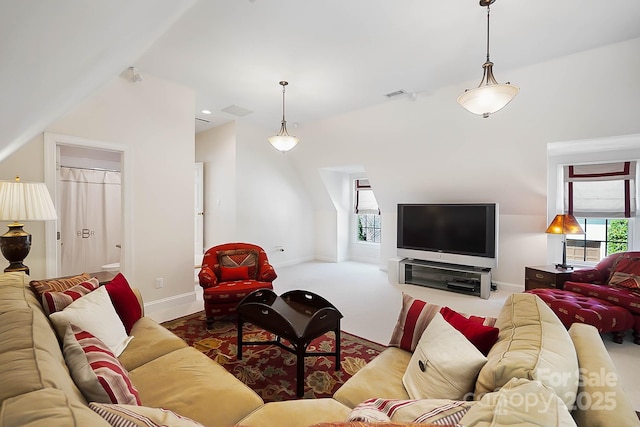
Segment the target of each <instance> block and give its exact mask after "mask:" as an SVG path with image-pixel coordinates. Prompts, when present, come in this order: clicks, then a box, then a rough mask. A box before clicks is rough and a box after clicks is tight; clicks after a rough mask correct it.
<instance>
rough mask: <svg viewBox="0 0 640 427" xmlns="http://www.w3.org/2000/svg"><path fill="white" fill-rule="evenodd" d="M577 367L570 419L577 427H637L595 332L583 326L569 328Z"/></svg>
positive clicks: (630, 407)
mask: <svg viewBox="0 0 640 427" xmlns="http://www.w3.org/2000/svg"><path fill="white" fill-rule="evenodd" d="M569 336H571V340H572V341H573V345H574V346H575V348H576V354H577V356H578V365H579V366H580V377H581V378H580V380H581V381H580V384H579V386H578V396H577V397H578V398H577V399H576V407H575V408H574V410H573V413H572V415H573V418H574V419H575V421H576V423H577V424H578V425H580V426H593V427H606V426H625V427H638V426H639V425H640V422H638V417H637V415H636V413H635V411H634V409H633V406H632V404H631V402H630V401H629V398H628V397H627V395H626V394H625V392H624V390H623V388H622V384H621V381H620V376H619V375H618V373H617V372H616V368H615V365H614V364H613V361H612V360H611V356H609V353H608V352H607V349H606V347H605V346H604V343H603V342H602V338H601V337H600V334H599V333H598V330H597V329H596V328H595V327H593V326H591V325H586V324H584V323H574V324H573V325H571V328H569Z"/></svg>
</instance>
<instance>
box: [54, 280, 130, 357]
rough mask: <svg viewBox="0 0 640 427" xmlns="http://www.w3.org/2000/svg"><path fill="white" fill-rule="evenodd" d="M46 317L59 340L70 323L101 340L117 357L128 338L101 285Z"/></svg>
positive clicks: (125, 345)
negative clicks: (51, 323)
mask: <svg viewBox="0 0 640 427" xmlns="http://www.w3.org/2000/svg"><path fill="white" fill-rule="evenodd" d="M49 319H51V321H52V322H53V326H54V327H55V329H56V333H57V334H58V336H59V337H60V339H64V334H65V331H66V329H67V325H68V324H69V323H73V324H74V325H76V326H78V327H79V328H80V329H82V330H85V331H87V332H90V333H91V334H92V335H93V336H95V337H96V338H98V339H99V340H100V341H102V342H103V343H104V344H105V345H106V346H107V347H109V350H111V352H112V353H113V354H114V355H115V356H116V357H118V356H120V354H121V353H122V351H123V350H124V349H125V348H126V347H127V344H129V341H131V337H129V336H127V332H126V331H125V329H124V325H123V324H122V320H120V317H118V314H117V313H116V310H115V308H113V303H112V302H111V298H109V294H108V293H107V290H106V289H105V287H104V286H101V287H99V288H98V289H96V290H95V291H93V292H91V293H89V294H87V295H85V296H83V297H82V298H79V299H77V300H75V301H74V302H72V303H71V304H69V305H68V306H66V307H65V308H64V310H62V311H58V312H56V313H53V314H52V315H51V316H49Z"/></svg>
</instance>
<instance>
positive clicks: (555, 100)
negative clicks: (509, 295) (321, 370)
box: [292, 39, 640, 286]
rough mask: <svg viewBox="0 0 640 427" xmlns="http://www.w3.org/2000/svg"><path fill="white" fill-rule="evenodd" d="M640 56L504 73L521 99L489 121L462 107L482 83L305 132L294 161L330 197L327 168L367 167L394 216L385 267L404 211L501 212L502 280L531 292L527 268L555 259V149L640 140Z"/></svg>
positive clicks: (387, 227)
mask: <svg viewBox="0 0 640 427" xmlns="http://www.w3.org/2000/svg"><path fill="white" fill-rule="evenodd" d="M639 51H640V39H636V40H632V41H628V42H624V43H620V44H616V45H612V46H608V47H604V48H601V49H596V50H592V51H588V52H583V53H580V54H577V55H572V56H569V57H564V58H560V59H557V60H554V61H550V62H547V63H542V64H537V65H535V66H531V67H527V68H523V69H516V70H509V71H507V70H503V69H499V72H498V78H499V79H500V80H501V81H504V80H510V81H511V82H513V83H514V84H517V85H519V86H520V88H521V91H520V94H519V95H518V96H517V97H516V98H515V100H514V101H513V102H512V103H511V104H509V105H508V106H507V107H506V108H505V109H504V110H502V111H500V112H498V113H496V114H495V115H494V116H492V117H490V118H489V119H483V118H481V117H478V116H474V115H472V114H470V113H468V112H466V111H464V110H463V109H462V108H461V107H460V106H459V105H458V104H457V103H456V98H457V96H458V95H459V94H460V93H461V92H462V91H463V90H464V89H465V88H467V87H472V86H473V85H475V84H477V82H475V83H474V82H467V83H461V84H460V85H456V86H455V87H448V88H443V89H441V90H439V91H437V92H435V93H430V94H419V95H418V97H417V99H416V100H415V101H412V100H411V99H410V98H403V99H399V100H393V101H388V102H385V103H381V104H379V105H377V106H373V107H370V108H367V109H363V110H359V111H354V112H351V113H348V114H344V115H341V116H338V117H333V118H330V119H327V120H323V121H319V122H315V123H310V124H303V125H301V126H300V127H299V128H298V129H296V132H297V135H298V136H299V137H300V139H301V142H300V144H298V147H296V150H295V151H296V153H295V156H292V158H293V159H294V161H295V162H296V168H297V169H298V171H300V173H301V174H303V178H302V181H303V182H304V183H305V184H306V185H308V188H310V189H312V190H311V191H313V189H317V188H318V187H319V185H318V183H317V181H318V180H319V179H320V178H319V177H318V176H317V170H318V169H319V168H324V167H333V166H337V165H345V164H363V165H364V168H365V169H366V171H367V176H368V177H369V179H370V180H371V182H372V184H373V185H374V187H375V194H376V198H377V199H378V203H379V205H380V208H381V211H382V221H383V235H382V246H381V257H380V266H381V268H383V269H386V268H387V265H388V263H387V260H388V259H389V258H392V257H393V256H395V242H396V230H395V223H396V204H397V203H401V202H403V203H407V202H436V201H437V202H498V203H499V204H500V213H501V216H500V239H499V266H498V268H497V269H496V270H495V271H494V275H493V277H494V280H495V281H497V282H498V283H500V282H502V283H510V284H517V285H519V286H524V267H525V266H526V265H540V264H545V263H546V261H547V248H546V236H545V233H544V230H545V228H546V225H547V224H546V217H547V212H546V206H547V202H546V195H547V188H546V179H547V174H546V171H547V155H546V144H547V143H548V142H551V141H564V140H575V139H583V138H597V137H604V136H610V135H620V134H632V133H638V131H640V121H639V120H638V111H637V106H636V105H635V104H636V101H635V100H636V99H638V97H639V96H640V79H638V78H637V76H638V75H640V55H638V52H639ZM425 78H426V77H425ZM314 181H315V182H314ZM314 201H315V199H314ZM316 209H317V210H318V211H319V212H324V211H325V210H326V209H325V206H324V205H319V206H317V207H316ZM316 225H317V227H323V226H327V225H331V224H330V223H329V221H321V222H318V223H317V224H316ZM317 232H318V233H334V232H335V231H334V230H318V231H317ZM318 251H319V252H321V253H322V252H324V251H327V252H328V251H329V250H328V249H326V248H319V250H318Z"/></svg>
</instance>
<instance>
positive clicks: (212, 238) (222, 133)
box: [196, 122, 237, 250]
mask: <svg viewBox="0 0 640 427" xmlns="http://www.w3.org/2000/svg"><path fill="white" fill-rule="evenodd" d="M196 161H198V162H203V163H204V248H205V250H206V249H208V248H210V247H212V246H215V245H219V244H221V243H225V242H233V241H235V240H236V239H237V237H236V123H235V122H231V123H227V124H224V125H221V126H217V127H215V128H213V129H209V130H207V131H205V132H200V133H198V134H197V135H196Z"/></svg>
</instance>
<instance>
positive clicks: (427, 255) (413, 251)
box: [396, 203, 499, 268]
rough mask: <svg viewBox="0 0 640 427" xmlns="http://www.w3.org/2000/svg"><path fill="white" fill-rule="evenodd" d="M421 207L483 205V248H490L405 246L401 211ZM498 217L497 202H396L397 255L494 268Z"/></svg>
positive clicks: (495, 263)
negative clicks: (465, 249) (485, 220)
mask: <svg viewBox="0 0 640 427" xmlns="http://www.w3.org/2000/svg"><path fill="white" fill-rule="evenodd" d="M412 206H415V207H422V206H438V207H455V206H461V207H462V206H464V207H469V206H473V207H484V208H486V209H487V210H488V212H489V215H487V222H486V226H485V233H486V235H485V240H486V242H487V244H486V245H485V249H487V247H489V246H491V248H492V249H493V253H491V251H490V250H485V251H484V252H483V253H479V252H475V251H473V252H471V251H466V252H463V251H449V250H446V249H443V248H426V247H414V246H411V247H410V246H407V245H405V244H404V242H403V241H402V238H403V235H402V232H401V226H402V221H403V217H402V212H403V210H404V208H405V207H412ZM498 218H499V208H498V204H497V203H398V206H397V223H396V224H397V229H396V232H397V238H396V247H397V254H398V256H399V257H403V258H411V259H418V260H424V261H435V262H444V263H450V264H458V265H467V266H474V267H481V268H495V267H497V265H498Z"/></svg>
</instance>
